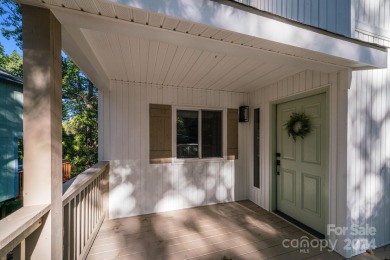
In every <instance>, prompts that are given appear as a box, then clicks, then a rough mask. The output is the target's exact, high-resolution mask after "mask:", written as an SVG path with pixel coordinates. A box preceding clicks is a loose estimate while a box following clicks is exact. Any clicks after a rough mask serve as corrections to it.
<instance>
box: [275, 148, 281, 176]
mask: <svg viewBox="0 0 390 260" xmlns="http://www.w3.org/2000/svg"><path fill="white" fill-rule="evenodd" d="M280 156H281V155H280V153H276V174H277V175H280Z"/></svg>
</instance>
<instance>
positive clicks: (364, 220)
mask: <svg viewBox="0 0 390 260" xmlns="http://www.w3.org/2000/svg"><path fill="white" fill-rule="evenodd" d="M354 5H355V17H356V31H355V38H357V39H360V40H362V41H366V42H369V43H375V44H379V45H382V46H385V47H387V48H390V16H389V12H390V1H389V0H376V1H368V0H359V1H357V0H356V1H354ZM388 59H390V56H388ZM352 79H353V82H352V87H351V90H350V91H349V96H348V104H349V105H348V112H349V113H348V124H349V129H350V130H349V136H348V151H349V153H348V162H349V165H348V176H349V178H348V205H349V211H350V216H351V217H350V219H349V221H350V223H349V225H352V224H356V225H358V226H361V227H365V226H366V225H368V226H370V227H375V229H376V235H375V236H374V237H372V236H365V235H361V236H352V235H351V236H350V238H351V239H357V241H359V242H360V243H364V241H365V239H367V240H368V241H371V239H373V238H374V239H375V245H376V246H377V247H378V246H382V245H386V244H389V243H390V192H389V187H390V177H389V176H390V138H389V133H390V116H389V115H390V102H389V100H390V68H387V69H381V70H366V71H356V72H354V73H353V77H352ZM363 251H364V247H363V248H352V250H351V252H350V255H355V254H358V253H361V252H363Z"/></svg>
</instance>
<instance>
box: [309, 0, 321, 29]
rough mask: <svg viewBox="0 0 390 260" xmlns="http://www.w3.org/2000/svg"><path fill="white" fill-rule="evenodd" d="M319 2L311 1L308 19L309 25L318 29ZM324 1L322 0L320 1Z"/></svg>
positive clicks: (316, 0)
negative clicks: (309, 17)
mask: <svg viewBox="0 0 390 260" xmlns="http://www.w3.org/2000/svg"><path fill="white" fill-rule="evenodd" d="M318 1H319V0H312V1H311V19H310V25H313V26H316V27H318V25H319V12H320V10H319V6H320V5H319V3H318ZM322 1H324V0H322Z"/></svg>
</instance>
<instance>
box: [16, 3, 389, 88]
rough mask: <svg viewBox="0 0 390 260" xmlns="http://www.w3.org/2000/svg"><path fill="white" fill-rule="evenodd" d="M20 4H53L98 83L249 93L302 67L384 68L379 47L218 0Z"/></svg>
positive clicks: (70, 45) (71, 47)
mask: <svg viewBox="0 0 390 260" xmlns="http://www.w3.org/2000/svg"><path fill="white" fill-rule="evenodd" d="M21 2H23V3H26V4H34V5H38V6H43V7H45V8H50V9H51V10H52V12H53V13H54V15H55V16H56V17H57V19H58V20H59V21H60V23H61V24H62V28H63V49H64V51H65V52H66V53H67V54H68V55H69V56H70V57H71V58H72V59H73V60H74V61H75V62H76V64H77V65H78V66H79V67H80V68H81V69H82V70H83V71H84V72H85V73H86V75H87V76H88V77H89V78H90V79H91V80H92V81H93V82H94V83H95V84H96V85H98V86H99V87H100V88H104V87H105V86H109V81H110V80H119V81H129V82H143V83H150V84H160V85H167V86H182V87H199V88H208V89H220V90H226V91H238V92H250V91H252V90H254V89H255V88H258V87H262V86H265V85H268V84H270V83H273V82H274V81H276V80H279V79H281V78H284V77H286V76H288V75H291V74H295V73H298V72H300V71H303V70H308V69H310V70H315V71H318V72H325V73H328V72H335V71H339V70H342V69H352V70H357V69H371V68H384V67H386V66H387V50H386V49H384V48H380V47H378V46H374V45H369V44H365V43H362V42H359V41H356V40H352V39H349V38H345V37H341V36H338V35H334V34H330V33H327V32H324V31H321V30H316V29H313V28H310V27H307V26H304V25H301V24H297V23H294V22H289V21H287V20H283V19H276V18H275V17H272V16H269V15H267V14H264V13H261V12H260V13H254V12H248V11H246V10H242V9H240V8H236V7H234V6H231V5H225V4H223V3H220V2H221V1H208V0H187V1H183V0H171V1H154V0H143V1H135V0H134V1H132V0H128V1H119V0H117V1H100V0H96V1H92V0H50V1H47V0H46V1H45V3H42V2H40V1H34V0H26V1H21ZM119 2H120V3H119ZM124 2H125V4H123V3H124ZM167 60H168V61H170V62H169V63H168V62H167ZM134 61H135V62H134ZM166 66H168V68H166ZM153 73H154V74H153ZM156 73H159V75H156ZM162 73H165V75H163V76H161V74H162ZM152 74H153V75H152Z"/></svg>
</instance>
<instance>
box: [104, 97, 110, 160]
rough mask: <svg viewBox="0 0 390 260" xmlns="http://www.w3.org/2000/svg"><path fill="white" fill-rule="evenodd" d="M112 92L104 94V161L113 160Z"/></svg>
mask: <svg viewBox="0 0 390 260" xmlns="http://www.w3.org/2000/svg"><path fill="white" fill-rule="evenodd" d="M110 94H111V92H110V91H104V92H103V102H104V104H103V109H104V116H103V119H104V122H103V127H104V131H103V136H104V137H103V142H104V145H103V149H104V151H103V159H104V160H110V159H111V145H110V144H111V142H110V140H111V139H110V138H111V129H110V128H111V117H110V109H111V108H110V104H111V102H110V98H111V97H110V96H111V95H110Z"/></svg>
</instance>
